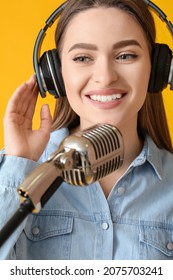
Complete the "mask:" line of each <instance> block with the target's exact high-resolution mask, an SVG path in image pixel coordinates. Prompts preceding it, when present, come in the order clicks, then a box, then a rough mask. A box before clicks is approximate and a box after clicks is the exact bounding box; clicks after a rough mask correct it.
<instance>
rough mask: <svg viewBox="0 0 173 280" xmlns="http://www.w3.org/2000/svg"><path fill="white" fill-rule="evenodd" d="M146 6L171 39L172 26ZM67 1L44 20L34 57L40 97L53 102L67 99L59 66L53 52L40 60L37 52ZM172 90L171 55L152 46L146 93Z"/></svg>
mask: <svg viewBox="0 0 173 280" xmlns="http://www.w3.org/2000/svg"><path fill="white" fill-rule="evenodd" d="M144 1H145V3H146V4H147V5H148V6H149V7H150V8H151V9H152V10H153V11H154V12H155V13H156V14H157V15H158V16H159V18H160V19H161V20H162V21H163V22H165V23H166V25H167V27H168V29H169V31H170V33H171V35H173V25H172V23H171V22H170V21H168V20H167V16H166V15H165V14H164V12H163V11H162V10H161V9H160V8H159V7H158V6H156V5H155V4H154V3H153V2H152V1H149V0H144ZM67 2H68V1H66V2H64V3H63V4H62V5H61V6H59V7H58V8H57V9H56V10H55V11H54V12H53V13H52V14H51V15H50V16H49V18H48V19H47V20H46V24H45V26H44V28H43V29H41V30H40V32H39V34H38V36H37V39H36V42H35V46H34V53H33V63H34V70H35V74H36V79H37V83H38V87H39V90H40V94H41V96H42V97H46V92H49V93H50V94H52V95H53V96H54V97H55V98H59V97H64V96H66V92H65V87H64V82H63V78H62V74H61V64H60V59H59V57H58V54H57V51H56V49H53V50H48V51H46V52H44V53H43V55H42V56H41V57H40V49H41V45H42V42H43V39H44V37H45V35H46V31H47V29H48V28H49V27H51V26H52V24H53V23H54V21H55V20H56V19H57V18H58V17H59V16H60V14H61V12H62V11H63V10H64V7H65V6H66V4H67ZM168 84H170V89H171V90H173V56H172V51H171V49H170V48H169V47H168V45H166V44H158V43H157V44H155V48H154V51H153V57H152V70H151V75H150V81H149V86H148V92H151V93H156V92H161V91H162V90H163V89H164V88H166V87H167V85H168Z"/></svg>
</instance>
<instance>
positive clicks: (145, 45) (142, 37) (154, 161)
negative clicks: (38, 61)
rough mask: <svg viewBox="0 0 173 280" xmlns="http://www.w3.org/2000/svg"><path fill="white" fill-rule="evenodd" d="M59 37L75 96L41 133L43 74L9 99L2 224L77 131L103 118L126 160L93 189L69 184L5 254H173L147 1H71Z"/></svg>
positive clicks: (0, 175) (165, 144)
mask: <svg viewBox="0 0 173 280" xmlns="http://www.w3.org/2000/svg"><path fill="white" fill-rule="evenodd" d="M55 39H56V47H57V51H58V54H59V57H60V61H61V71H62V76H63V81H64V86H65V89H66V95H67V96H66V97H63V98H61V99H58V100H57V104H56V108H55V113H54V117H53V122H52V119H51V116H50V112H49V108H48V106H47V105H44V106H43V108H42V110H41V125H40V129H39V130H37V131H33V130H32V118H33V114H34V109H35V104H36V101H37V94H38V89H37V85H36V80H35V77H34V76H32V77H31V78H30V80H29V81H27V82H26V83H24V84H22V85H21V86H20V87H19V88H18V89H17V90H16V91H15V92H14V94H13V95H12V97H11V99H10V100H9V103H8V106H7V110H6V114H5V118H4V134H5V155H3V153H4V151H2V156H1V163H0V205H1V218H0V227H2V226H3V225H4V224H5V223H6V222H7V221H8V219H9V218H10V216H11V215H12V214H13V213H14V212H15V210H16V209H17V208H18V207H19V198H18V195H17V192H16V188H17V187H18V186H19V185H20V184H21V183H22V182H23V180H24V179H25V177H26V175H27V174H28V173H29V172H31V171H32V170H34V168H35V167H36V166H37V165H38V164H40V163H41V162H43V161H45V160H46V159H47V158H48V155H50V154H51V153H52V152H53V151H54V150H55V149H57V147H58V145H59V143H60V141H61V140H62V139H63V138H64V137H65V136H67V135H69V134H71V133H72V132H74V131H80V130H84V129H85V128H88V127H90V126H92V125H94V124H97V123H108V124H111V125H113V126H115V127H117V128H118V129H119V130H120V131H121V133H122V136H123V141H124V146H125V149H124V163H123V165H122V167H121V168H119V169H118V170H116V171H115V172H113V173H112V174H110V175H108V176H106V177H105V178H103V179H101V180H99V182H96V183H93V184H92V185H90V186H87V187H84V188H80V187H74V186H71V185H69V184H67V183H65V182H63V183H62V185H61V186H60V188H59V189H58V190H57V191H56V192H55V193H54V195H53V196H52V197H51V199H50V200H49V201H48V202H47V203H46V205H45V206H44V208H43V209H41V211H40V212H39V213H38V214H31V215H29V217H28V218H27V221H26V222H25V223H23V224H22V225H21V226H19V227H18V229H17V230H16V231H15V233H14V234H13V235H12V236H11V237H10V238H9V239H8V240H7V241H6V243H5V244H4V245H3V246H2V248H1V249H0V258H1V259H173V204H172V197H173V187H172V186H173V178H172V165H173V155H172V145H171V139H170V136H169V131H168V126H167V122H166V117H165V111H164V106H163V100H162V95H161V93H153V94H152V93H148V84H149V79H150V72H151V67H152V63H151V54H152V50H153V48H154V45H155V27H154V21H153V18H152V16H151V14H150V12H149V10H148V8H147V5H146V4H145V3H144V1H143V0H121V1H118V0H117V1H116V0H109V1H107V0H92V1H91V0H86V1H84V0H78V1H74V0H70V1H68V4H67V6H66V7H65V9H64V11H63V13H62V15H61V17H60V21H59V23H58V25H57V29H56V36H55ZM74 124H75V125H74ZM51 129H52V132H51V133H50V131H51ZM49 138H50V139H49Z"/></svg>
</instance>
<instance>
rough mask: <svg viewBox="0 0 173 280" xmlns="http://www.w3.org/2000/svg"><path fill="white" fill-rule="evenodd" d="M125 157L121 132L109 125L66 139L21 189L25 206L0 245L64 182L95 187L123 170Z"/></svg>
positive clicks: (0, 234)
mask: <svg viewBox="0 0 173 280" xmlns="http://www.w3.org/2000/svg"><path fill="white" fill-rule="evenodd" d="M123 154H124V145H123V139H122V136H121V133H120V132H119V130H118V129H117V128H115V127H114V126H111V125H108V124H103V125H96V126H93V127H91V128H89V129H87V130H84V131H81V132H77V133H74V134H72V135H70V136H68V137H66V138H65V139H64V140H63V141H62V142H61V143H60V146H59V148H58V149H57V150H56V151H55V152H54V153H53V154H51V155H50V156H49V158H48V160H47V161H46V162H44V163H42V164H41V165H39V166H38V167H36V168H35V170H34V171H33V172H31V173H30V174H29V175H28V176H27V178H26V179H25V180H24V182H23V183H22V184H21V185H20V186H19V187H18V189H17V192H18V194H19V197H20V199H21V201H22V203H21V205H20V208H19V209H18V210H17V211H16V213H15V214H14V215H13V217H12V218H11V219H10V220H9V222H8V223H7V224H6V225H5V226H4V227H3V229H2V230H1V231H0V246H1V245H2V244H3V243H4V242H5V241H6V240H7V238H8V237H9V236H10V235H11V233H12V232H13V231H14V230H15V229H16V228H17V227H18V226H19V224H20V223H21V222H22V221H23V220H24V219H25V218H26V216H27V215H28V214H29V213H31V212H33V213H35V212H39V211H40V209H41V208H42V207H43V206H44V205H45V203H46V202H47V201H48V200H49V198H50V197H51V196H52V194H53V193H54V192H55V191H56V190H57V189H58V187H59V186H60V185H61V183H62V182H63V181H65V182H67V183H69V184H72V185H75V186H86V185H89V184H92V183H94V182H95V181H97V180H99V179H101V178H103V177H105V176H107V175H108V174H110V173H112V172H113V171H115V170H116V169H118V168H119V167H121V165H122V163H123Z"/></svg>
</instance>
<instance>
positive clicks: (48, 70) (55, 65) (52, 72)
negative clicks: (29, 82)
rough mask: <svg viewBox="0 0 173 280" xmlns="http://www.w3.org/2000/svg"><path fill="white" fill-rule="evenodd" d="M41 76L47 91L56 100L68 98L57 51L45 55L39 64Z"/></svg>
mask: <svg viewBox="0 0 173 280" xmlns="http://www.w3.org/2000/svg"><path fill="white" fill-rule="evenodd" d="M39 70H40V76H41V79H42V85H43V87H44V89H45V91H48V92H49V93H50V94H52V95H54V97H55V98H59V97H64V96H66V92H65V87H64V82H63V78H62V74H61V63H60V59H59V57H58V54H57V51H56V49H53V50H49V51H46V52H44V53H43V55H42V56H41V58H40V62H39Z"/></svg>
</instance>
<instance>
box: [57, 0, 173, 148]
mask: <svg viewBox="0 0 173 280" xmlns="http://www.w3.org/2000/svg"><path fill="white" fill-rule="evenodd" d="M100 6H103V7H115V8H118V9H122V10H123V11H125V12H127V13H128V14H130V15H131V16H133V18H134V19H136V20H137V22H138V23H139V24H140V25H141V27H142V29H143V31H144V33H145V34H146V40H147V43H148V47H149V51H150V53H151V54H152V50H153V48H154V45H155V37H156V31H155V24H154V20H153V17H152V15H151V13H150V11H149V9H148V7H147V5H146V3H145V2H144V1H143V0H69V1H68V3H67V6H66V7H65V9H64V11H63V12H62V14H61V17H60V20H59V22H58V24H57V28H56V32H55V42H56V48H57V51H58V54H59V55H60V53H61V45H62V39H63V35H64V31H65V30H66V28H67V25H68V23H69V21H70V20H71V19H72V18H73V17H74V16H75V15H76V14H78V13H80V12H81V11H84V10H87V9H91V8H97V7H100ZM77 124H79V116H78V115H77V114H76V113H75V112H74V111H73V109H72V108H71V106H70V104H69V102H68V99H67V97H63V98H60V99H58V100H57V101H56V105H55V111H54V116H53V122H52V130H56V129H59V128H61V127H69V128H71V127H73V126H75V125H77ZM138 133H139V135H140V136H143V135H145V134H148V135H150V137H151V138H152V139H153V141H154V142H155V143H156V145H157V146H158V147H159V148H163V149H166V150H168V151H170V152H173V148H172V142H171V137H170V134H169V129H168V124H167V119H166V113H165V108H164V102H163V98H162V94H161V93H160V92H159V93H148V94H147V97H146V100H145V102H144V104H143V106H142V108H141V110H140V111H139V113H138Z"/></svg>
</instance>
